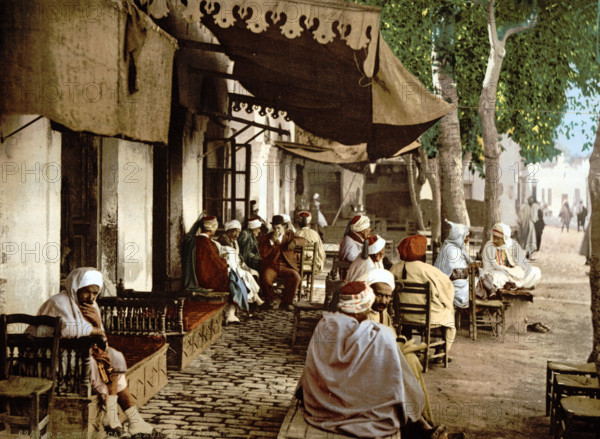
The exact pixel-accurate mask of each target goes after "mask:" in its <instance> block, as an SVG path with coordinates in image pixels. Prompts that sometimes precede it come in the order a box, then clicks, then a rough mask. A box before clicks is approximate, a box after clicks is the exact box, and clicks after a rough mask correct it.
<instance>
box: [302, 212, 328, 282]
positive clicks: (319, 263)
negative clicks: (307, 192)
mask: <svg viewBox="0 0 600 439" xmlns="http://www.w3.org/2000/svg"><path fill="white" fill-rule="evenodd" d="M311 219H312V215H311V214H310V212H308V211H306V210H303V211H302V212H299V213H298V224H300V230H298V231H297V232H296V236H297V237H299V238H303V239H305V240H306V242H307V243H308V245H309V246H310V247H312V246H313V245H314V244H317V252H316V254H315V255H314V258H315V270H316V271H315V274H319V273H321V271H322V270H323V264H324V263H325V249H324V248H323V241H321V236H319V233H317V232H316V231H315V230H313V229H311V228H310V221H311Z"/></svg>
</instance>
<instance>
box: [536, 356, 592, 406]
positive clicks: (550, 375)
mask: <svg viewBox="0 0 600 439" xmlns="http://www.w3.org/2000/svg"><path fill="white" fill-rule="evenodd" d="M557 373H561V374H565V375H580V376H588V377H597V376H598V375H597V371H596V363H568V362H564V361H548V362H547V364H546V416H548V415H550V409H551V405H552V386H553V383H554V375H555V374H557Z"/></svg>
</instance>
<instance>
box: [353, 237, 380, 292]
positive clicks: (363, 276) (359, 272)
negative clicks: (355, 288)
mask: <svg viewBox="0 0 600 439" xmlns="http://www.w3.org/2000/svg"><path fill="white" fill-rule="evenodd" d="M367 242H368V244H369V247H368V250H367V251H368V255H367V257H366V258H363V256H362V255H361V256H359V257H358V258H356V259H355V260H354V262H352V264H350V268H349V269H348V274H347V275H346V282H354V281H362V282H364V281H366V280H367V276H368V275H369V272H371V271H372V270H375V269H376V268H383V257H384V256H385V239H383V238H382V237H381V236H379V235H375V236H369V238H368V239H367Z"/></svg>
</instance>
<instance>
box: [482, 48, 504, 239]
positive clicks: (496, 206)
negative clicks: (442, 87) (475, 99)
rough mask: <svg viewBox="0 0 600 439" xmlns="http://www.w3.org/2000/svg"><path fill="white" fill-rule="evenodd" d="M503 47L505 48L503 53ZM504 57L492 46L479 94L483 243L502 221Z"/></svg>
mask: <svg viewBox="0 0 600 439" xmlns="http://www.w3.org/2000/svg"><path fill="white" fill-rule="evenodd" d="M503 51H504V50H503V49H502V52H503ZM502 58H503V56H501V55H500V54H499V53H498V51H497V50H496V48H494V47H491V48H490V57H489V59H488V65H487V71H486V75H485V80H484V84H483V88H482V90H481V95H480V96H479V118H480V119H481V128H482V132H483V151H484V154H485V192H484V193H485V222H484V227H483V239H482V241H481V245H482V249H483V245H485V243H486V242H487V239H488V238H487V237H489V236H490V232H491V230H492V227H493V226H494V224H495V223H498V222H500V199H499V190H498V188H499V185H498V182H499V177H500V175H501V173H500V144H499V142H498V130H497V129H496V89H497V84H498V79H499V78H500V69H501V67H502Z"/></svg>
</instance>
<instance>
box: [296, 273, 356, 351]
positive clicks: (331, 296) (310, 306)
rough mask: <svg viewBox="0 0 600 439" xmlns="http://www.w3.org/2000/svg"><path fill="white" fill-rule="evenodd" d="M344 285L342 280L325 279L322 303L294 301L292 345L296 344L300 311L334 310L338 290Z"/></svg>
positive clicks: (300, 316)
mask: <svg viewBox="0 0 600 439" xmlns="http://www.w3.org/2000/svg"><path fill="white" fill-rule="evenodd" d="M342 286H344V281H343V280H331V279H329V278H328V279H327V280H326V281H325V301H324V302H323V303H315V302H307V301H299V302H294V303H293V304H292V306H293V307H294V323H293V329H292V346H293V345H295V344H296V339H297V337H298V331H299V329H300V326H301V320H302V313H303V312H308V311H322V310H324V311H331V312H333V311H335V310H336V309H337V303H338V301H339V297H340V290H341V289H342ZM311 329H314V328H311Z"/></svg>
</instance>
